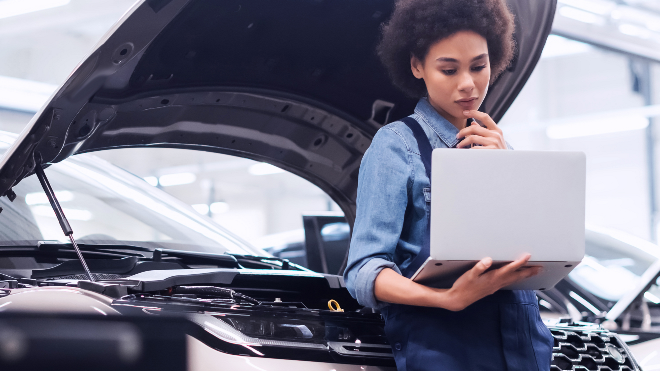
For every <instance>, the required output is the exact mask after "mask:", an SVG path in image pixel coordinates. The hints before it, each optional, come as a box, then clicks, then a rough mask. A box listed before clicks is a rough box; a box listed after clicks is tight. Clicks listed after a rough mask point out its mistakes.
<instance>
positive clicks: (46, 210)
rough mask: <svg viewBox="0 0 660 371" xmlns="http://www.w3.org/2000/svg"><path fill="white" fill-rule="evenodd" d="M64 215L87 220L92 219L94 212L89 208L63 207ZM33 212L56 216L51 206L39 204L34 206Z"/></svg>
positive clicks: (73, 218) (70, 218)
mask: <svg viewBox="0 0 660 371" xmlns="http://www.w3.org/2000/svg"><path fill="white" fill-rule="evenodd" d="M62 210H63V211H64V215H66V218H67V219H69V220H82V221H87V220H91V219H92V213H91V212H89V211H88V210H80V209H62ZM32 212H33V213H35V214H36V215H39V216H47V217H53V218H54V217H55V212H54V211H53V208H51V207H50V206H45V205H39V206H34V207H33V208H32Z"/></svg>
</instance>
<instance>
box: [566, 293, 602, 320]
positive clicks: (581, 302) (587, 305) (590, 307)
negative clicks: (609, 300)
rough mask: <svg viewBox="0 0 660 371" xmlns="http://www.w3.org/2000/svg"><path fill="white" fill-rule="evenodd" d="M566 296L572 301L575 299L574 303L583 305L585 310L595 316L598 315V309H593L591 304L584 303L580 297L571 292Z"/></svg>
mask: <svg viewBox="0 0 660 371" xmlns="http://www.w3.org/2000/svg"><path fill="white" fill-rule="evenodd" d="M568 295H569V296H570V297H572V298H573V299H575V301H577V302H578V303H580V304H582V305H584V307H585V308H587V309H589V310H590V311H592V312H593V314H595V315H599V314H600V311H599V310H598V308H596V307H594V306H593V304H591V303H590V302H588V301H586V300H585V299H584V298H583V297H582V296H580V295H578V294H576V293H574V292H573V291H571V292H569V293H568Z"/></svg>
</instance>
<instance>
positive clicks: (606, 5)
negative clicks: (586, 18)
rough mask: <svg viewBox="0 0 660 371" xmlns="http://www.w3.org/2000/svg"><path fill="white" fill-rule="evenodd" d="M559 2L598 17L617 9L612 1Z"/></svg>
mask: <svg viewBox="0 0 660 371" xmlns="http://www.w3.org/2000/svg"><path fill="white" fill-rule="evenodd" d="M559 2H560V3H562V4H566V5H570V6H572V7H574V8H579V9H582V10H586V11H588V12H591V13H596V14H600V15H607V14H610V12H612V10H614V9H615V8H616V7H617V5H616V3H614V2H613V1H606V0H559Z"/></svg>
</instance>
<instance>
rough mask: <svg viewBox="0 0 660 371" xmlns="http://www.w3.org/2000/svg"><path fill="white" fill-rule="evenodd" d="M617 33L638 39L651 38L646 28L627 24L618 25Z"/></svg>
mask: <svg viewBox="0 0 660 371" xmlns="http://www.w3.org/2000/svg"><path fill="white" fill-rule="evenodd" d="M619 32H621V33H622V34H624V35H630V36H635V37H639V38H640V39H648V38H649V37H651V32H650V31H649V30H647V29H646V28H643V27H639V26H635V25H634V24H629V23H623V24H620V25H619Z"/></svg>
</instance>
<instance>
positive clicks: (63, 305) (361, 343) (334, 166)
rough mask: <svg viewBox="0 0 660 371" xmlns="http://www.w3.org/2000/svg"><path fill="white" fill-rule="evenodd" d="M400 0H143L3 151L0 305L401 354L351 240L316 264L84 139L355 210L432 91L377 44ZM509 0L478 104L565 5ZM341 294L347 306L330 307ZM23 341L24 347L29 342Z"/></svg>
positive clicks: (526, 71)
mask: <svg viewBox="0 0 660 371" xmlns="http://www.w3.org/2000/svg"><path fill="white" fill-rule="evenodd" d="M393 4H394V2H393V1H392V0H369V1H360V2H355V1H348V0H341V1H333V2H328V1H315V0H293V1H272V0H271V1H265V0H252V1H250V2H245V1H238V0H222V1H205V0H142V1H138V2H137V3H136V4H135V6H134V7H133V8H132V9H131V10H130V11H128V12H127V13H126V15H125V16H124V17H123V18H122V19H121V20H120V21H119V22H118V23H117V24H116V25H115V26H114V27H113V28H112V29H111V30H110V32H109V33H108V34H107V35H106V37H104V38H103V39H102V40H101V42H100V43H99V46H98V47H97V49H96V50H94V51H93V52H92V53H91V55H90V56H89V57H88V58H86V59H85V60H84V61H83V62H82V63H81V64H80V65H79V66H78V67H77V68H76V70H75V71H74V72H73V73H72V74H71V76H70V77H69V78H68V79H67V81H66V82H65V83H64V84H63V85H62V87H61V88H60V89H59V90H58V91H57V92H56V93H55V94H54V95H53V97H52V98H51V100H50V101H49V102H48V103H47V104H46V105H45V106H44V107H43V108H42V109H41V110H40V111H39V112H38V113H37V114H36V115H35V117H34V118H33V119H32V121H31V122H30V124H29V125H28V126H27V127H26V128H25V130H24V131H23V132H22V133H21V134H20V136H19V137H18V138H17V140H16V141H15V142H14V143H13V144H11V145H10V146H9V148H8V149H7V150H6V153H5V155H4V156H3V157H2V159H1V160H0V196H4V197H3V198H2V201H1V202H2V205H1V206H2V207H3V209H4V211H3V212H2V214H0V225H2V226H5V227H4V228H5V229H3V231H0V235H4V236H5V237H4V239H2V240H1V241H0V257H1V258H2V259H3V261H2V264H3V265H2V266H0V286H2V288H0V296H2V297H1V298H0V309H2V310H3V314H4V313H5V312H11V313H26V312H41V313H44V312H45V313H46V314H49V315H52V314H57V313H66V314H68V315H74V316H75V315H76V314H80V315H81V316H82V314H81V313H83V314H85V315H86V316H89V315H96V316H112V315H120V316H137V318H138V321H139V318H140V316H149V317H151V316H158V317H160V318H164V319H167V318H168V317H169V316H174V317H177V318H179V317H184V318H185V319H186V321H187V323H189V324H190V326H189V327H188V330H186V331H187V332H186V333H187V336H188V339H189V365H190V368H191V369H195V370H197V369H221V368H222V369H226V368H230V369H237V368H248V367H251V368H257V369H271V368H275V369H319V370H328V369H335V370H358V369H360V370H362V369H366V368H369V369H393V367H394V362H393V358H392V354H391V351H390V346H389V345H388V344H387V340H386V339H385V337H384V333H383V321H382V318H381V317H380V315H379V313H377V312H375V311H373V310H371V309H369V308H362V307H361V306H360V305H359V304H358V303H357V302H356V301H355V300H354V299H352V298H351V297H350V295H349V294H348V291H347V290H346V288H345V286H344V282H343V280H342V277H341V276H338V275H336V273H337V272H338V271H341V270H342V268H343V265H345V262H344V261H345V255H344V256H341V255H338V256H339V258H336V259H335V258H333V257H332V256H334V255H333V254H330V255H328V254H325V253H324V254H318V253H317V256H316V257H313V256H312V254H313V253H312V254H308V255H307V257H306V259H307V265H310V266H311V264H317V263H318V264H320V267H321V268H318V269H317V270H319V271H326V272H330V273H318V272H314V271H312V270H309V269H307V268H304V267H302V266H301V265H298V264H295V263H292V262H291V261H289V260H286V259H279V258H277V257H274V256H258V255H268V254H258V253H255V252H254V251H253V250H252V249H251V248H250V247H249V246H248V245H247V244H246V243H244V242H242V241H240V240H239V239H238V238H236V237H234V236H232V235H231V233H228V232H226V231H224V230H223V229H222V228H220V227H217V226H215V225H213V224H212V222H211V221H210V220H208V219H206V218H205V217H202V216H199V215H196V214H195V212H194V211H193V210H192V209H190V208H187V207H183V206H181V205H180V204H178V203H177V202H175V200H172V199H169V198H166V197H165V196H164V195H162V194H160V195H159V194H158V193H157V192H156V190H147V189H146V188H145V187H147V186H146V185H145V184H143V183H140V182H141V181H139V180H137V179H135V178H134V177H133V178H131V177H130V176H128V175H126V174H124V173H122V174H120V171H119V170H117V169H116V168H114V167H112V166H110V165H108V164H105V165H100V164H98V162H97V160H94V159H80V160H77V159H75V158H70V157H72V156H73V155H77V154H83V153H87V152H94V151H99V150H110V149H111V150H119V149H121V148H129V147H169V148H186V149H194V150H201V151H209V152H217V153H223V154H229V155H235V156H240V157H245V158H250V159H254V160H258V161H263V162H268V163H270V164H273V165H275V166H278V167H280V168H282V169H285V170H287V171H289V172H291V173H294V174H296V175H299V176H301V177H303V178H304V179H307V180H309V181H310V182H312V183H313V184H315V185H316V186H318V187H319V188H321V189H322V190H323V191H325V192H326V193H327V194H328V196H329V197H331V198H332V199H333V200H334V201H335V202H336V203H337V204H338V205H339V207H340V208H341V209H342V211H343V213H344V215H345V218H346V222H347V223H348V225H349V226H350V225H352V223H353V222H354V219H355V194H356V189H357V174H358V170H359V165H360V160H361V158H362V155H363V154H364V152H365V151H366V149H367V148H368V147H369V144H370V143H371V139H372V138H373V136H374V134H375V133H376V131H377V130H378V129H379V128H380V127H382V126H383V125H385V124H387V123H389V122H391V121H393V120H396V119H398V118H401V117H403V116H406V115H407V114H408V113H409V112H411V111H412V109H413V107H414V105H415V103H416V102H415V101H412V100H410V99H408V98H406V97H405V96H403V94H402V93H401V92H399V91H398V90H396V89H395V88H394V87H393V86H392V85H391V84H390V83H389V80H388V78H387V76H386V74H385V73H384V71H383V69H382V67H381V66H380V63H379V61H378V60H377V58H376V55H375V53H374V48H375V45H376V42H377V40H378V35H379V31H380V28H379V25H380V24H381V22H383V21H384V20H385V19H387V18H388V16H389V14H390V13H391V11H392V8H393ZM509 5H510V8H511V10H512V11H513V13H514V14H515V15H516V33H515V38H516V45H517V49H516V50H517V54H516V57H515V59H514V62H513V63H512V65H511V66H510V67H509V69H508V70H507V71H505V72H504V73H503V74H502V75H501V76H500V77H499V79H498V80H497V82H496V83H495V84H494V85H493V86H492V87H491V88H490V91H489V95H488V97H487V99H486V101H485V102H484V104H483V106H482V109H483V110H484V111H485V112H488V113H489V114H490V115H491V116H492V117H493V118H494V120H495V121H499V119H500V118H501V117H502V115H503V114H504V112H506V110H507V108H508V107H509V106H510V105H511V103H512V102H513V100H514V99H515V98H516V96H517V95H518V93H519V92H520V90H521V89H522V87H523V85H524V84H525V82H526V81H527V79H528V77H529V75H530V74H531V72H532V70H533V68H534V66H535V65H536V63H537V62H538V59H539V57H540V55H541V51H542V49H543V45H544V43H545V40H546V38H547V35H548V34H549V32H550V28H551V24H552V20H553V15H554V10H555V7H556V3H555V1H534V0H510V1H509ZM41 169H45V175H46V176H47V177H50V178H52V182H51V183H52V184H53V187H54V195H55V196H56V197H57V198H60V204H61V208H62V210H63V212H64V214H68V216H69V218H70V219H71V225H72V227H73V230H74V231H75V233H74V237H75V238H78V239H79V242H80V249H81V251H82V253H81V255H82V256H83V257H84V260H85V261H86V262H87V265H88V266H89V269H90V270H91V275H92V277H88V276H87V275H86V274H85V269H84V265H83V264H82V263H81V261H79V259H78V256H77V255H76V252H75V247H74V245H73V244H72V243H69V242H68V241H67V239H66V238H65V237H63V236H62V235H60V237H58V238H54V237H51V236H54V235H56V234H57V233H58V232H57V231H58V228H59V227H60V226H59V225H58V223H57V219H56V218H54V217H52V215H54V214H49V215H51V216H46V208H45V207H48V203H46V202H45V200H47V199H46V198H44V197H45V196H44V195H43V194H41V193H40V192H39V185H40V184H39V183H41V182H37V181H36V180H35V175H34V174H35V172H37V173H38V175H40V176H42V177H43V174H41ZM76 182H77V184H78V185H77V186H74V183H76ZM43 184H45V182H44V183H43ZM43 184H41V185H43ZM44 189H45V190H48V187H47V186H44ZM76 202H82V203H81V204H79V205H78V206H75V207H74V204H75V203H76ZM51 204H52V206H53V209H54V210H56V211H61V210H60V208H58V207H57V206H58V205H57V204H56V203H55V201H53V202H52V203H51ZM69 205H71V206H69ZM94 208H96V209H94ZM193 214H194V215H193ZM88 222H91V223H88ZM316 222H317V226H316V227H315V228H316V230H317V231H318V235H317V236H316V240H317V242H323V245H320V244H319V246H317V249H316V250H319V249H320V248H321V247H324V246H326V244H328V245H327V246H331V245H330V244H332V243H333V242H334V243H335V244H334V245H333V246H334V247H332V249H335V248H337V249H339V248H340V247H341V246H340V245H341V244H340V243H339V242H340V240H339V239H337V240H334V241H331V240H332V238H333V237H332V236H333V235H334V236H337V235H338V234H337V233H334V234H333V233H332V229H333V228H335V232H337V231H339V232H341V228H343V227H341V225H338V224H336V221H332V223H326V222H325V221H321V219H318V218H317V219H316ZM95 223H96V225H97V227H95V228H96V229H94V228H91V225H93V224H95ZM333 223H334V226H332V224H333ZM321 224H322V225H321ZM62 225H63V226H64V227H63V229H65V230H66V228H65V224H64V223H63V224H62ZM324 228H327V229H326V232H325V233H324V232H323V230H324ZM310 230H311V229H310ZM343 230H345V228H344V229H343ZM5 231H7V232H5ZM324 236H325V240H324ZM342 238H343V237H342ZM329 250H330V248H328V252H330V251H329ZM319 251H320V250H319ZM315 258H316V262H314V261H313V260H314V259H315ZM338 262H341V263H338ZM331 269H332V271H331ZM332 300H335V301H336V302H337V303H339V304H340V306H341V308H342V309H343V311H340V310H337V309H338V308H337V307H336V306H334V307H330V302H331V301H332ZM25 323H29V322H25ZM26 326H27V325H26ZM551 330H552V332H553V335H554V336H555V349H554V352H555V353H554V355H553V369H555V370H566V369H576V368H581V369H585V368H586V369H590V370H592V369H593V370H596V369H603V368H604V367H606V368H605V369H607V368H609V369H612V370H638V369H639V368H638V365H637V363H636V361H635V359H634V357H633V356H632V355H631V354H630V352H629V349H628V347H627V346H626V343H625V342H624V341H622V340H621V339H620V338H619V337H618V336H617V335H616V334H615V333H613V332H610V331H608V330H607V329H604V328H600V327H598V326H594V325H590V324H578V323H555V324H553V325H552V326H551ZM7 333H8V332H6V331H5V332H3V334H7ZM16 333H17V332H14V333H13V334H16ZM65 333H66V331H63V332H62V333H60V334H57V332H54V334H53V337H51V338H50V339H51V341H52V342H53V343H55V342H57V341H58V340H57V339H58V337H57V336H58V335H59V336H60V337H65V336H64V335H65ZM12 336H14V338H11V339H13V340H16V339H17V338H16V336H15V335H12ZM14 343H15V342H14ZM46 348H47V347H46ZM3 349H4V348H3ZM128 349H134V347H133V348H131V347H129V348H128ZM21 354H22V356H23V358H21V359H19V360H16V359H14V360H13V361H12V362H14V364H17V363H16V362H19V363H20V362H23V361H25V362H27V360H29V357H28V356H27V354H29V353H27V351H26V352H25V353H24V354H23V353H21ZM131 359H136V358H135V357H133V358H131V357H128V358H126V360H127V362H128V361H130V360H131ZM0 361H2V362H5V361H6V360H5V359H4V358H3V359H1V360H0Z"/></svg>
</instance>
